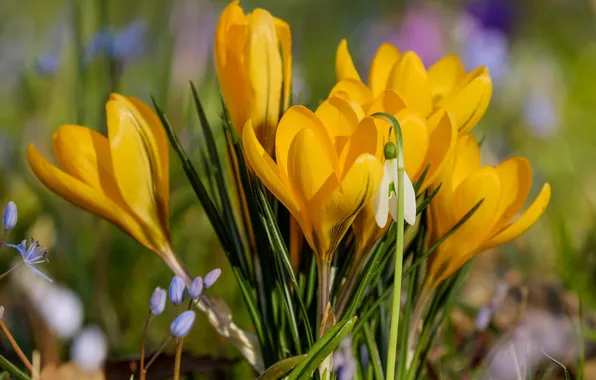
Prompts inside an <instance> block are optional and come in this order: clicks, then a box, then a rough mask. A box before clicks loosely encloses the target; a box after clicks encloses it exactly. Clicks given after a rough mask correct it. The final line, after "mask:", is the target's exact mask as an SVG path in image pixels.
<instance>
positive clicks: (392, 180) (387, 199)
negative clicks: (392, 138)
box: [373, 143, 416, 228]
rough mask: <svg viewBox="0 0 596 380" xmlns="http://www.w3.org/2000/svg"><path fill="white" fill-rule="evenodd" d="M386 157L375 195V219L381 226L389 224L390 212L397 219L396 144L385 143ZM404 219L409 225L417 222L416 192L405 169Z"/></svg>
mask: <svg viewBox="0 0 596 380" xmlns="http://www.w3.org/2000/svg"><path fill="white" fill-rule="evenodd" d="M385 157H386V158H387V160H386V161H385V164H384V165H383V179H382V180H381V185H380V186H379V189H378V190H377V192H376V193H375V195H374V196H373V202H374V210H375V219H376V221H377V224H378V225H379V227H381V228H383V227H385V225H387V218H388V216H389V214H391V217H392V218H393V220H397V216H398V215H397V191H398V186H397V184H398V181H397V180H398V178H397V159H396V158H395V157H396V150H395V145H394V144H393V143H387V144H386V145H385ZM404 219H405V221H406V222H407V223H408V224H409V225H414V224H415V223H416V192H415V191H414V186H413V185H412V181H410V177H408V175H407V174H406V172H405V171H404Z"/></svg>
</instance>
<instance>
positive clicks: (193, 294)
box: [188, 276, 203, 300]
mask: <svg viewBox="0 0 596 380" xmlns="http://www.w3.org/2000/svg"><path fill="white" fill-rule="evenodd" d="M202 292H203V278H202V277H201V276H197V277H196V278H195V279H194V280H192V283H191V284H190V287H189V288H188V295H189V297H190V298H191V299H193V300H196V299H197V298H199V296H200V295H201V293H202Z"/></svg>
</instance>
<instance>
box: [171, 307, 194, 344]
mask: <svg viewBox="0 0 596 380" xmlns="http://www.w3.org/2000/svg"><path fill="white" fill-rule="evenodd" d="M196 316H197V314H196V313H195V312H194V311H192V310H187V311H185V312H184V313H182V314H180V315H179V316H178V317H176V319H174V322H172V324H171V325H170V332H171V333H172V335H173V336H175V337H176V338H184V337H185V336H187V335H188V333H189V332H190V329H192V326H193V325H194V323H195V317H196Z"/></svg>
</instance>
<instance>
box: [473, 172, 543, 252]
mask: <svg viewBox="0 0 596 380" xmlns="http://www.w3.org/2000/svg"><path fill="white" fill-rule="evenodd" d="M550 193H551V190H550V185H549V184H548V183H546V184H544V186H543V187H542V190H541V191H540V194H538V197H537V198H536V199H535V200H534V202H533V203H532V205H531V206H530V207H529V208H528V209H527V210H526V211H525V212H524V213H523V214H522V215H521V216H520V217H519V218H517V220H515V221H514V222H513V223H511V224H510V225H509V226H507V227H505V228H504V229H503V230H502V231H501V232H499V233H498V234H497V235H496V236H495V237H493V238H492V239H490V240H489V241H488V242H486V243H485V244H483V246H482V250H486V249H489V248H493V247H497V246H499V245H501V244H505V243H507V242H510V241H511V240H513V239H516V238H518V237H519V236H521V235H522V234H523V233H524V232H526V231H527V230H528V229H529V228H530V227H532V226H533V225H534V223H536V221H537V220H538V218H540V216H541V215H542V214H544V211H546V207H547V206H548V202H549V201H550Z"/></svg>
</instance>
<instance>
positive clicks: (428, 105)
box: [27, 1, 550, 286]
mask: <svg viewBox="0 0 596 380" xmlns="http://www.w3.org/2000/svg"><path fill="white" fill-rule="evenodd" d="M215 61H216V67H217V74H218V78H219V82H220V85H221V89H222V92H223V96H224V99H225V102H226V106H227V107H228V110H229V113H230V115H231V120H232V123H233V126H234V129H235V131H236V133H237V134H238V135H239V136H241V138H242V142H243V147H244V152H245V155H246V159H247V161H248V162H249V164H250V166H251V168H252V170H253V171H254V173H256V175H257V176H258V177H259V178H260V179H261V181H262V182H263V183H264V184H265V185H266V186H267V188H268V189H269V190H270V191H271V193H273V194H274V195H275V196H276V197H277V198H278V199H279V200H280V201H281V202H282V203H283V204H284V205H285V207H287V208H288V210H289V211H290V213H291V214H292V215H293V216H294V218H295V219H296V221H297V222H298V224H299V225H300V227H301V229H302V231H303V233H304V236H305V237H306V240H307V241H308V243H309V244H310V246H311V248H312V249H313V251H314V252H315V255H316V257H317V263H318V264H319V265H320V266H322V267H327V268H328V266H329V265H330V263H331V258H332V257H333V254H334V252H335V250H336V249H337V247H338V245H339V243H340V241H341V240H342V238H343V237H344V235H345V234H346V233H347V232H348V230H349V229H350V227H352V228H353V231H354V233H355V237H356V239H357V243H358V244H357V247H358V255H359V257H363V256H364V255H365V254H366V252H367V251H368V250H369V249H370V248H371V247H372V246H373V245H374V243H375V241H376V240H377V239H378V238H379V236H380V235H381V234H382V232H383V229H381V228H379V227H378V226H377V224H376V222H375V210H374V205H373V202H372V198H373V195H374V194H375V192H377V190H378V187H379V185H380V183H381V182H382V179H383V164H384V162H385V157H384V146H385V143H387V142H388V141H391V140H392V137H391V136H392V133H391V132H390V126H389V124H388V123H386V122H385V121H383V120H380V119H376V118H373V117H372V116H371V115H372V114H374V113H376V112H380V111H382V112H386V113H389V114H392V115H394V116H395V117H396V118H397V120H399V122H400V126H401V129H402V133H403V146H404V162H405V170H406V173H407V175H408V177H409V178H410V179H411V180H412V181H413V182H415V181H417V180H418V179H419V178H420V176H421V175H422V173H423V172H425V171H426V175H425V178H424V181H423V183H422V184H421V186H420V188H419V193H421V192H423V191H426V190H428V189H434V188H436V187H437V186H439V184H442V187H441V189H440V190H439V192H438V194H437V196H436V197H435V198H434V199H433V200H432V201H431V203H430V206H429V220H430V222H429V224H430V231H431V232H430V241H429V243H431V244H432V243H433V242H434V241H436V240H438V239H439V238H440V237H441V236H443V235H444V234H445V233H446V232H447V231H449V230H450V229H451V228H452V227H453V226H454V225H455V224H456V223H457V222H458V220H460V219H461V218H462V217H463V216H464V215H465V214H466V213H467V212H468V211H469V210H470V209H471V208H472V207H473V206H474V205H475V204H476V203H477V202H478V201H480V200H483V203H482V204H481V205H480V207H479V208H478V210H477V211H476V212H475V213H474V214H473V216H472V217H471V218H470V219H469V220H468V221H467V222H466V223H464V225H463V227H461V228H460V229H458V230H457V231H456V232H455V233H454V234H453V235H452V236H451V237H450V238H449V239H447V240H446V241H445V242H444V243H443V244H442V245H441V246H440V248H439V249H438V251H437V252H436V253H435V254H434V257H433V259H432V265H431V266H430V271H429V273H428V281H427V285H429V286H435V285H437V284H438V283H440V282H441V281H442V280H444V279H446V278H447V277H449V276H450V275H452V274H453V273H454V272H455V271H457V270H458V269H459V268H460V267H461V266H462V265H463V264H465V263H466V262H467V261H468V260H469V259H471V258H472V257H473V256H474V255H476V254H478V253H480V252H482V251H484V250H486V249H489V248H492V247H495V246H497V245H499V244H503V243H505V242H508V241H510V240H512V239H514V238H516V237H517V236H519V235H520V234H522V233H523V232H524V231H526V230H527V229H528V228H529V227H530V226H532V224H534V222H535V221H536V220H537V218H538V217H539V216H540V215H541V214H542V213H543V211H544V210H545V208H546V206H547V204H548V202H549V198H550V188H549V186H548V184H546V185H544V187H543V190H542V192H541V193H540V195H539V196H538V197H537V199H536V200H535V201H534V202H533V204H532V205H531V206H530V207H529V208H528V209H527V210H526V211H525V212H524V213H522V214H521V216H519V217H517V218H516V216H517V215H518V213H519V212H520V210H521V209H522V207H523V205H524V203H525V201H526V198H527V196H528V193H529V190H530V185H531V167H530V165H529V163H528V162H527V161H526V160H525V159H523V158H512V159H509V160H507V161H505V162H503V163H502V164H500V165H498V166H497V167H490V166H481V162H480V161H481V160H480V152H479V149H478V144H477V142H476V140H475V139H474V138H473V137H472V136H470V135H468V132H469V131H470V130H471V129H472V128H473V127H474V126H475V125H476V124H477V122H478V121H479V120H480V119H481V117H482V116H483V114H484V113H485V111H486V108H487V106H488V103H489V100H490V98H491V94H492V83H491V78H490V76H489V73H488V71H487V69H486V68H485V67H479V68H477V69H475V70H474V71H472V72H469V73H467V72H466V70H465V69H464V67H463V65H462V63H461V62H460V60H459V59H458V58H457V57H454V56H448V57H445V58H443V59H441V60H440V61H438V62H437V63H435V64H434V65H432V66H431V67H430V68H429V69H428V70H427V69H426V68H425V67H424V65H423V63H422V62H421V60H420V58H419V57H418V56H417V55H416V54H415V53H414V52H411V51H409V52H406V53H403V54H402V53H400V52H399V50H398V49H397V48H396V47H394V46H392V45H390V44H383V45H381V47H380V48H379V49H378V51H377V54H376V55H375V57H374V60H373V62H372V64H371V67H370V70H369V75H368V83H367V84H365V83H363V82H362V80H361V77H360V75H359V74H358V71H357V70H356V69H355V67H354V64H353V62H352V59H351V57H350V53H349V51H348V47H347V42H346V41H342V42H341V43H340V44H339V48H338V50H337V57H336V62H335V67H336V72H337V76H338V82H337V84H336V85H335V87H334V88H333V89H332V90H331V91H330V95H329V97H328V98H327V99H326V100H325V101H323V102H322V104H321V105H320V106H319V107H318V108H317V109H316V110H314V111H312V110H309V109H307V108H305V107H303V106H300V105H296V106H292V107H290V108H287V107H288V102H289V97H290V90H291V66H292V53H291V33H290V27H289V26H288V24H287V23H285V22H284V21H282V20H279V19H277V18H275V17H273V16H271V14H269V12H267V11H265V10H262V9H256V10H254V11H253V12H252V13H250V14H245V12H244V11H243V10H242V8H241V7H240V5H239V3H238V1H234V2H232V3H231V4H230V5H228V6H227V8H226V9H225V10H224V12H223V14H222V16H221V18H220V20H219V23H218V25H217V31H216V37H215ZM107 115H108V118H107V122H108V138H106V137H104V136H102V135H99V134H98V133H96V132H94V131H92V130H90V129H88V128H85V127H79V126H71V125H66V126H62V127H60V128H59V130H58V131H57V132H56V134H55V135H54V150H55V152H56V156H57V158H58V162H59V163H60V165H61V166H62V168H63V169H62V170H61V169H59V168H57V167H55V166H53V165H52V164H50V163H49V162H48V161H46V160H45V159H44V158H43V157H42V156H41V155H40V154H39V153H38V152H37V151H36V150H35V148H34V147H33V146H30V147H29V149H28V152H27V157H28V160H29V164H30V166H31V168H32V169H33V171H34V173H35V174H36V175H37V177H38V178H39V179H40V180H41V181H42V182H43V183H44V184H45V185H46V186H47V187H48V188H50V189H51V190H53V191H54V192H56V193H57V194H59V195H60V196H62V197H64V198H65V199H67V200H69V201H70V202H72V203H74V204H76V205H77V206H79V207H81V208H84V209H85V210H87V211H89V212H91V213H94V214H96V215H98V216H100V217H102V218H104V219H106V220H108V221H110V222H112V223H114V224H116V225H117V226H119V227H120V228H121V229H122V230H124V231H125V232H127V233H128V234H129V235H131V236H132V237H133V238H135V239H136V240H137V241H139V242H140V243H141V244H143V245H145V246H146V247H148V248H149V249H151V250H152V251H154V252H156V253H157V254H158V255H160V256H161V257H162V258H163V259H164V260H165V261H166V262H167V263H168V265H170V266H171V267H172V269H173V270H174V271H175V272H177V273H179V274H180V273H183V272H184V270H183V269H182V268H181V266H180V265H179V263H178V261H177V259H176V258H175V255H174V254H173V253H172V248H171V244H170V238H169V225H168V208H169V204H168V202H169V200H168V198H169V196H168V194H169V189H168V147H167V139H166V136H165V134H164V131H163V128H162V125H161V123H160V121H159V119H158V117H157V116H156V115H155V113H154V112H153V111H152V110H151V109H150V108H149V107H148V106H146V105H145V104H143V103H142V102H140V101H139V100H136V99H133V98H125V97H122V96H120V95H112V97H111V98H110V100H109V101H108V104H107Z"/></svg>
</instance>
